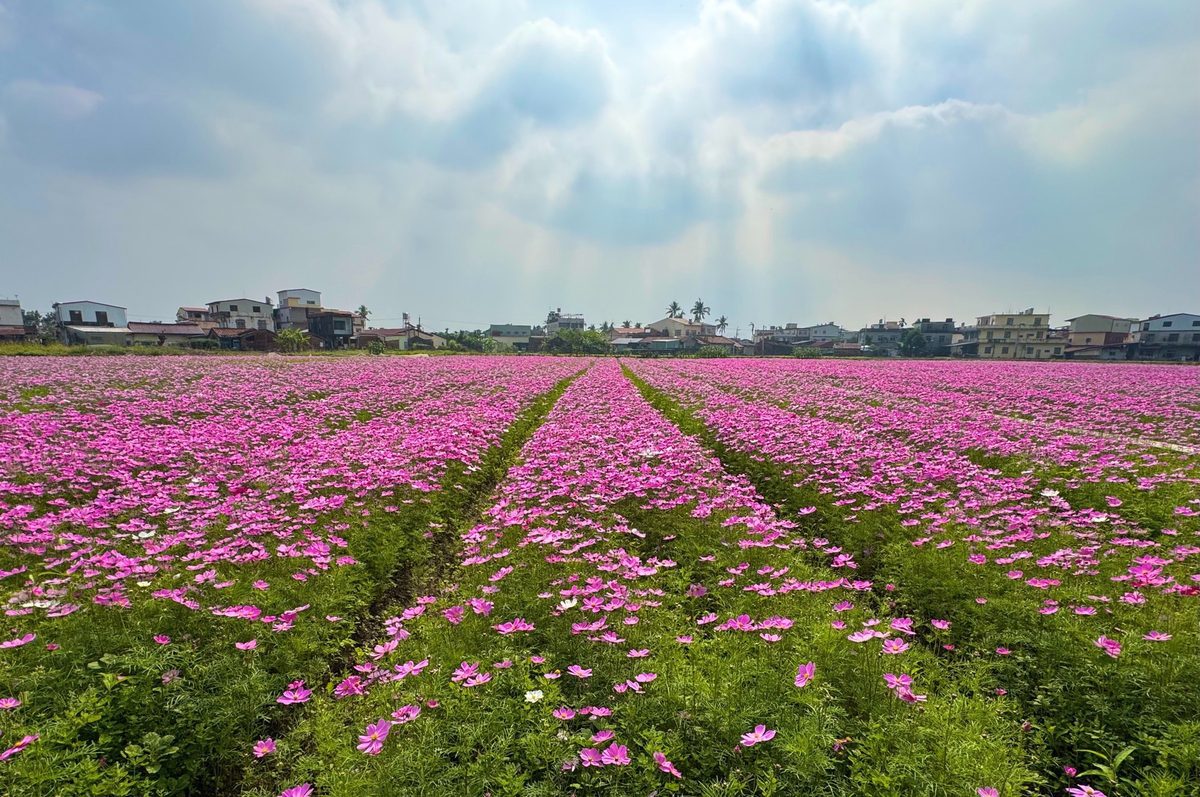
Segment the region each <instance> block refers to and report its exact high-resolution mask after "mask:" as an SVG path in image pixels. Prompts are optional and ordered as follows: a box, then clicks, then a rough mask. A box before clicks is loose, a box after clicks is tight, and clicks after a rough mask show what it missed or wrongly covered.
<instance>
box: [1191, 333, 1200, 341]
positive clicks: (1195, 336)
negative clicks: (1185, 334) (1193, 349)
mask: <svg viewBox="0 0 1200 797" xmlns="http://www.w3.org/2000/svg"><path fill="white" fill-rule="evenodd" d="M1192 340H1200V332H1193V333H1192Z"/></svg>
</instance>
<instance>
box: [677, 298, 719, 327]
mask: <svg viewBox="0 0 1200 797" xmlns="http://www.w3.org/2000/svg"><path fill="white" fill-rule="evenodd" d="M711 312H712V310H711V309H709V308H708V307H706V306H705V304H704V300H703V299H697V300H696V303H695V304H693V305H692V319H693V320H694V321H695V322H696V323H697V324H699V323H700V322H701V321H702V320H703V319H704V318H705V317H706V316H707V315H708V314H709V313H711ZM681 315H682V314H681Z"/></svg>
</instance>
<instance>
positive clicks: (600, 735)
mask: <svg viewBox="0 0 1200 797" xmlns="http://www.w3.org/2000/svg"><path fill="white" fill-rule="evenodd" d="M614 736H616V733H614V732H613V731H612V729H611V728H604V729H602V730H598V731H596V732H595V733H593V734H592V744H603V743H604V742H607V741H609V740H611V739H612V738H613V737H614Z"/></svg>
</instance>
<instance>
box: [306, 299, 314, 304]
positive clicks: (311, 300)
mask: <svg viewBox="0 0 1200 797" xmlns="http://www.w3.org/2000/svg"><path fill="white" fill-rule="evenodd" d="M305 304H316V301H315V300H314V299H309V300H308V301H307V302H305Z"/></svg>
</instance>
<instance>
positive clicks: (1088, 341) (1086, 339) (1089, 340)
mask: <svg viewBox="0 0 1200 797" xmlns="http://www.w3.org/2000/svg"><path fill="white" fill-rule="evenodd" d="M1083 342H1084V343H1091V342H1092V339H1091V338H1084V339H1083Z"/></svg>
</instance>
